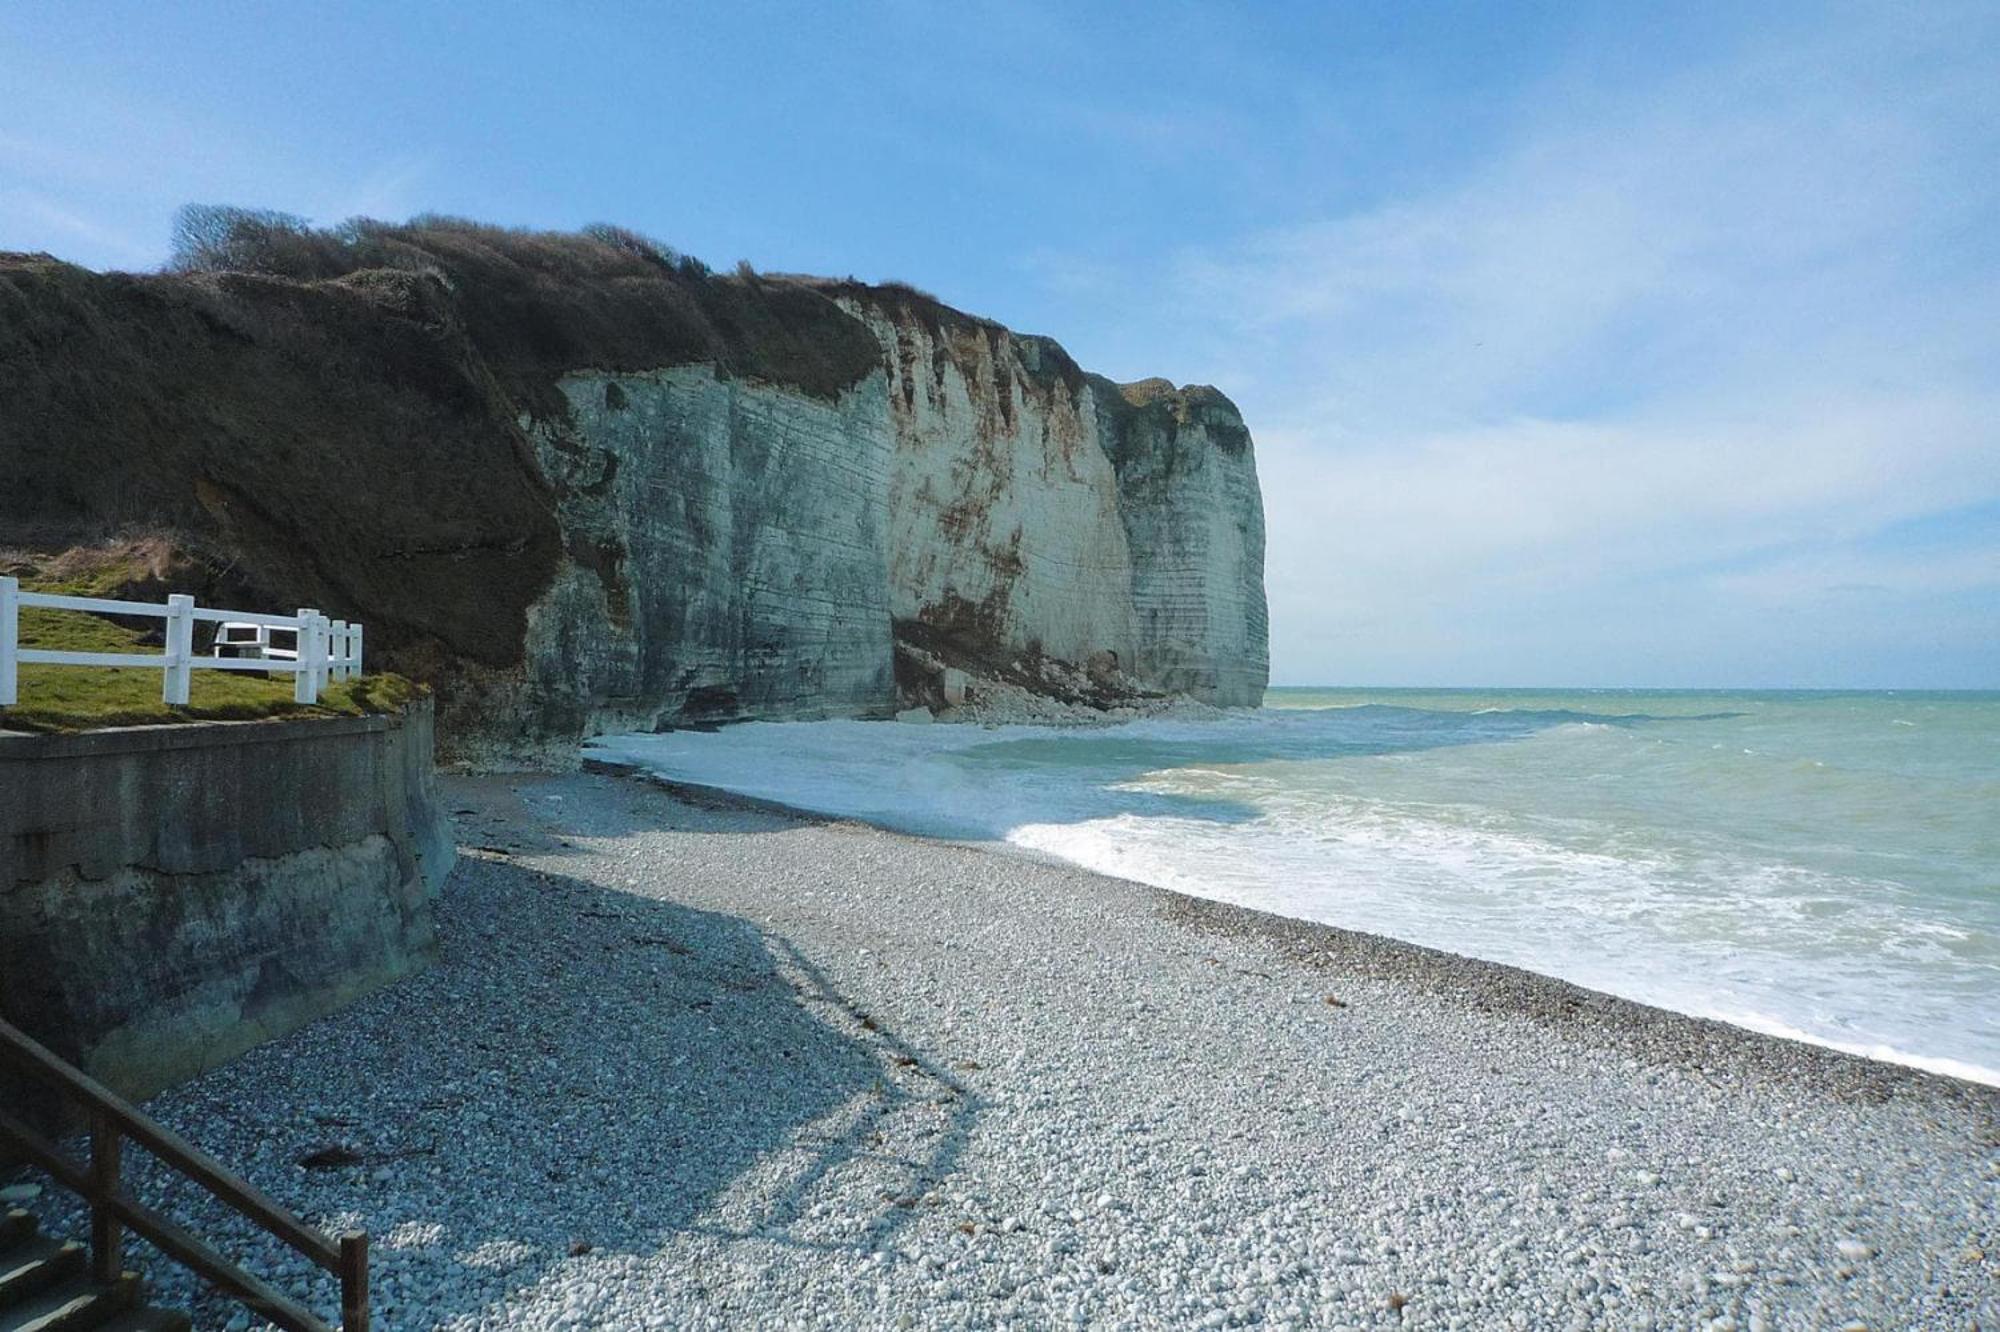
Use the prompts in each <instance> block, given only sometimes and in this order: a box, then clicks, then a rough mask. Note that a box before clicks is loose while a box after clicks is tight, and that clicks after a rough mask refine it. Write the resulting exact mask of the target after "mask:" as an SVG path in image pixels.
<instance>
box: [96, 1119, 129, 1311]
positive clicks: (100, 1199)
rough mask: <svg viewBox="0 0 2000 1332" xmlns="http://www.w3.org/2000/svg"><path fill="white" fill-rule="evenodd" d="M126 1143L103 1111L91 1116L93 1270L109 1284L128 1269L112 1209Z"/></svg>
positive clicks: (121, 1234)
mask: <svg viewBox="0 0 2000 1332" xmlns="http://www.w3.org/2000/svg"><path fill="white" fill-rule="evenodd" d="M122 1147H123V1140H122V1138H121V1136H120V1131H119V1128H118V1123H117V1121H116V1120H114V1119H112V1118H111V1116H110V1115H107V1114H105V1113H104V1112H103V1111H102V1110H93V1111H92V1112H91V1115H90V1270H91V1274H92V1275H93V1276H95V1277H96V1278H97V1280H99V1281H101V1282H103V1283H104V1284H106V1285H110V1284H111V1283H112V1282H115V1281H117V1280H118V1275H119V1273H121V1272H123V1271H124V1270H125V1227H124V1226H123V1225H121V1224H119V1221H118V1213H116V1212H115V1211H113V1210H112V1208H111V1202H112V1199H114V1198H116V1197H117V1196H118V1191H119V1189H120V1188H122V1187H123V1184H122V1183H121V1181H120V1179H119V1175H120V1173H121V1171H120V1164H121V1158H122V1156H123V1152H122V1150H121V1148H122Z"/></svg>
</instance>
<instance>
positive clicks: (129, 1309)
mask: <svg viewBox="0 0 2000 1332" xmlns="http://www.w3.org/2000/svg"><path fill="white" fill-rule="evenodd" d="M0 1059H5V1060H7V1061H9V1062H10V1063H11V1064H13V1065H14V1066H15V1067H16V1068H17V1069H18V1070H20V1071H24V1072H28V1073H30V1074H32V1075H35V1076H37V1077H39V1078H41V1079H42V1080H43V1081H44V1082H46V1083H47V1084H48V1085H50V1086H52V1087H54V1088H55V1089H56V1090H58V1091H59V1092H62V1093H63V1094H65V1095H67V1096H68V1097H69V1098H70V1100H71V1101H72V1102H73V1103H75V1104H77V1105H78V1106H80V1107H81V1108H82V1110H83V1111H84V1117H85V1119H86V1120H87V1121H88V1122H89V1137H88V1140H87V1145H88V1149H89V1155H88V1157H87V1158H86V1159H85V1160H83V1161H80V1162H79V1161H76V1160H73V1159H72V1158H71V1157H70V1155H69V1153H67V1152H65V1151H64V1150H63V1149H62V1148H61V1147H59V1146H57V1145H56V1144H55V1143H53V1142H51V1141H49V1139H48V1138H47V1137H46V1136H44V1135H43V1133H42V1131H41V1130H39V1129H38V1128H37V1127H36V1126H35V1125H32V1124H30V1123H28V1122H27V1121H26V1120H25V1119H23V1118H22V1114H23V1113H25V1111H24V1110H19V1109H16V1108H10V1106H9V1105H8V1104H5V1103H0V1148H6V1149H8V1150H9V1151H10V1153H11V1154H12V1155H14V1156H16V1157H19V1158H20V1159H22V1160H25V1161H26V1162H27V1163H29V1164H31V1165H34V1166H36V1167H38V1168H39V1169H40V1170H41V1171H42V1172H43V1173H44V1174H46V1175H47V1176H48V1177H49V1178H50V1179H52V1180H53V1181H55V1183H56V1184H57V1185H59V1186H61V1187H62V1188H65V1189H68V1190H69V1191H70V1192H71V1193H74V1194H75V1195H76V1196H77V1197H79V1198H81V1199H83V1201H84V1202H85V1203H87V1204H88V1205H89V1207H90V1247H89V1249H88V1250H85V1249H83V1248H81V1247H80V1246H74V1245H66V1244H58V1243H56V1242H54V1241H52V1240H43V1239H38V1238H37V1237H36V1227H35V1223H34V1218H32V1217H30V1216H27V1215H25V1214H23V1213H16V1212H9V1213H7V1214H6V1215H5V1218H4V1226H0V1332H77V1330H80V1332H90V1330H91V1329H109V1332H158V1330H159V1329H162V1328H165V1329H177V1330H178V1332H187V1327H188V1320H187V1319H185V1318H182V1317H180V1316H178V1315H175V1314H165V1313H161V1312H160V1311H159V1310H157V1309H142V1308H140V1307H139V1294H140V1290H139V1279H138V1278H137V1277H135V1276H132V1275H131V1274H130V1273H128V1272H126V1271H125V1264H124V1251H125V1235H126V1232H128V1231H129V1232H131V1233H132V1234H134V1235H137V1236H139V1237H140V1238H141V1239H145V1240H148V1241H150V1242H151V1243H152V1245H153V1247H154V1248H156V1249H158V1250H159V1251H160V1252H161V1253H162V1254H164V1255H165V1256H166V1257H167V1258H169V1259H171V1260H173V1261H174V1262H177V1263H179V1264H181V1266H183V1267H186V1268H189V1269H190V1270H192V1271H193V1272H194V1274H195V1275H196V1276H198V1277H201V1278H203V1279H204V1280H206V1281H207V1282H208V1283H209V1284H210V1285H212V1286H214V1287H215V1288H216V1289H218V1290H220V1291H221V1292H222V1293H223V1294H225V1295H228V1296H230V1297H232V1298H234V1299H235V1300H236V1302H237V1303H238V1304H241V1305H242V1306H243V1307H244V1308H246V1309H248V1310H249V1311H250V1312H251V1313H252V1314H254V1315H256V1316H258V1317H260V1318H262V1319H263V1320H264V1321H265V1322H268V1323H275V1324H277V1325H278V1326H279V1327H281V1328H283V1329H285V1332H369V1318H368V1236H367V1235H366V1234H365V1233H363V1232H361V1231H358V1230H356V1231H349V1232H348V1233H346V1234H344V1235H341V1236H339V1237H337V1238H336V1237H335V1236H332V1235H327V1234H324V1233H322V1232H321V1231H318V1230H315V1229H314V1228H313V1227H311V1226H309V1225H307V1224H306V1223H305V1222H303V1221H301V1220H299V1218H298V1217H296V1216H294V1215H292V1214H291V1213H290V1212H288V1211H286V1210H285V1209H284V1208H283V1207H280V1206H279V1205H278V1204H277V1203H275V1202H273V1201H272V1200H271V1199H269V1198H267V1197H265V1196H264V1195H263V1194H262V1193H260V1192H258V1191H257V1190H256V1189H254V1188H252V1187H251V1186H250V1184H249V1183H248V1182H247V1181H245V1180H244V1179H242V1178H240V1177H239V1176H237V1175H235V1174H233V1173H231V1172H230V1171H229V1170H228V1169H227V1168H226V1167H224V1166H223V1164H222V1163H221V1162H220V1161H217V1160H216V1159H215V1158H214V1157H212V1156H210V1155H208V1153H206V1152H204V1151H202V1150H200V1149H199V1148H197V1147H195V1146H194V1145H193V1144H192V1143H190V1142H188V1141H187V1140H186V1139H184V1138H182V1137H181V1136H180V1135H179V1134H176V1133H173V1132H170V1131H169V1130H168V1129H167V1128H166V1127H165V1126H164V1125H161V1124H157V1123H155V1122H154V1121H153V1120H151V1119H149V1118H147V1116H146V1115H145V1114H143V1113H142V1112H140V1111H139V1110H138V1109H136V1108H135V1107H133V1106H131V1105H129V1104H127V1103H126V1102H125V1101H123V1100H122V1099H120V1098H119V1097H118V1096H116V1095H115V1094H113V1093H112V1091H111V1090H110V1089H109V1088H108V1087H105V1086H104V1085H102V1084H101V1083H99V1082H97V1081H95V1080H94V1079H92V1078H90V1077H88V1076H86V1075H85V1074H84V1073H83V1072H82V1071H81V1070H79V1069H77V1068H74V1067H72V1066H71V1065H69V1064H67V1063H65V1062H64V1061H63V1060H61V1059H59V1058H57V1057H56V1056H55V1055H54V1054H53V1053H51V1052H50V1051H49V1049H48V1047H46V1046H44V1045H42V1044H41V1043H40V1042H38V1041H36V1040H35V1039H34V1038H32V1037H30V1036H29V1035H28V1034H27V1033H26V1032H24V1031H22V1030H21V1029H20V1028H19V1027H16V1026H14V1025H13V1024H12V1023H10V1022H8V1021H6V1020H5V1019H4V1018H0ZM127 1142H130V1143H132V1144H133V1145H135V1146H137V1147H140V1148H142V1149H144V1150H145V1151H146V1152H148V1153H150V1154H151V1155H152V1157H153V1159H154V1160H155V1161H156V1162H158V1163H159V1164H160V1165H162V1166H165V1167H167V1168H168V1169H171V1170H173V1171H175V1172H176V1173H177V1174H179V1175H181V1176H182V1177H184V1178H186V1179H188V1180H191V1181H193V1182H194V1183H196V1184H198V1185H200V1186H201V1187H202V1188H204V1189H206V1190H207V1191H208V1193H209V1195H210V1196H211V1197H213V1198H215V1199H216V1200H217V1201H219V1202H223V1203H226V1204H228V1205H229V1206H230V1207H231V1208H233V1209H234V1210H235V1211H236V1212H237V1214H238V1215H240V1216H241V1217H243V1218H244V1219H245V1220H247V1221H249V1222H251V1223H252V1224H253V1225H255V1226H257V1227H258V1228H259V1229H261V1230H263V1231H264V1232H265V1233H266V1234H269V1235H272V1236H274V1237H276V1238H277V1239H279V1240H282V1241H283V1242H284V1243H286V1244H288V1245H290V1246H291V1247H292V1248H293V1249H295V1250H296V1251H298V1252H299V1253H302V1254H304V1255H305V1256H306V1257H307V1258H310V1259H311V1260H312V1261H313V1262H314V1263H316V1264H318V1265H319V1266H320V1267H321V1268H323V1269H324V1270H326V1271H328V1272H331V1273H333V1274H334V1275H335V1276H336V1277H338V1278H339V1279H340V1322H339V1324H338V1325H335V1324H332V1323H329V1322H327V1321H326V1320H325V1319H323V1318H321V1317H320V1316H319V1315H318V1314H316V1313H314V1312H313V1311H312V1310H311V1309H309V1308H307V1307H306V1306H305V1305H304V1304H301V1303H300V1302H299V1301H297V1300H295V1299H293V1298H291V1297H290V1296H288V1295H286V1294H285V1293H284V1292H283V1291H280V1290H278V1289H277V1288H276V1287H274V1286H272V1285H270V1284H269V1283H268V1282H266V1281H264V1280H263V1279H261V1278H259V1277H256V1276H253V1275H252V1274H250V1273H249V1272H246V1271H244V1270H243V1269H242V1268H241V1267H238V1266H237V1265H236V1264H235V1263H233V1262H231V1261H230V1260H229V1259H227V1258H225V1257H223V1256H222V1254H220V1253H219V1252H217V1251H216V1250H215V1248H214V1247H213V1246H212V1245H210V1244H209V1243H208V1242H207V1241H205V1240H203V1239H202V1238H201V1237H200V1236H199V1235H196V1234H194V1233H192V1232H191V1231H188V1230H186V1229H184V1228H183V1227H182V1226H181V1225H180V1224H179V1223H177V1222H175V1221H173V1220H171V1219H169V1218H168V1217H165V1216H162V1215H161V1214H160V1213H158V1212H156V1211H154V1210H153V1209H152V1208H150V1207H148V1206H146V1205H145V1204H144V1203H142V1202H140V1201H139V1200H138V1199H137V1198H134V1197H133V1196H132V1195H131V1194H129V1193H127V1192H126V1191H125V1187H124V1185H123V1183H121V1172H122V1169H123V1167H122V1165H121V1164H120V1163H121V1162H122V1160H123V1159H124V1150H125V1144H126V1143H127ZM79 1255H83V1257H82V1258H79ZM79 1261H82V1262H84V1263H85V1264H86V1269H87V1270H86V1272H85V1273H84V1274H82V1275H79V1274H78V1269H77V1264H78V1262H79ZM17 1292H18V1293H17Z"/></svg>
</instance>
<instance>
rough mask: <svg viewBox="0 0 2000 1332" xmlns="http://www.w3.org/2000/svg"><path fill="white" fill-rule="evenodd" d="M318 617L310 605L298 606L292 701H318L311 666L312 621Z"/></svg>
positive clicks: (317, 613)
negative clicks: (296, 650)
mask: <svg viewBox="0 0 2000 1332" xmlns="http://www.w3.org/2000/svg"><path fill="white" fill-rule="evenodd" d="M318 618H319V612H318V611H316V610H314V609H313V608H312V607H310V606H301V607H299V629H298V637H297V645H298V660H297V661H296V662H294V663H293V664H294V665H296V666H297V667H298V670H297V671H296V672H295V673H294V674H293V675H292V701H293V702H294V703H317V702H318V701H319V690H318V688H317V687H316V686H315V685H314V683H313V667H312V649H313V637H314V629H313V623H314V621H315V620H317V619H318Z"/></svg>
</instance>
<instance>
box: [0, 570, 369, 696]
mask: <svg viewBox="0 0 2000 1332" xmlns="http://www.w3.org/2000/svg"><path fill="white" fill-rule="evenodd" d="M28 607H40V608H42V609H44V610H68V611H87V612H89V613H91V614H93V615H144V616H151V617H152V618H154V619H156V620H165V621H166V622H167V624H166V634H165V639H166V650H165V651H164V652H56V651H48V650H44V649H41V648H24V647H22V646H21V621H20V614H21V611H22V610H23V609H24V608H28ZM197 620H199V621H203V622H205V623H209V624H215V625H220V626H224V627H225V628H226V629H234V628H238V627H241V628H248V629H254V630H255V631H256V635H257V647H258V651H257V652H256V653H255V655H250V656H242V657H226V656H223V655H222V653H221V651H219V650H218V651H217V653H216V654H215V655H214V656H210V657H198V656H196V655H195V652H194V626H195V622H196V621H197ZM273 629H277V630H280V631H282V632H288V633H293V634H296V635H297V637H298V646H297V647H296V648H291V649H284V650H281V651H277V652H273V651H271V650H270V649H269V647H268V641H269V638H270V631H271V630H273ZM227 645H228V644H227V641H226V640H225V641H223V642H222V643H220V644H218V647H219V648H220V647H226V646H227ZM23 665H29V666H33V665H42V666H124V667H134V666H136V667H145V668H149V669H152V670H156V671H162V672H164V673H165V677H166V678H165V682H164V683H163V684H162V685H161V688H160V697H161V699H162V700H163V701H164V702H167V703H170V704H178V705H182V706H185V705H186V704H187V701H188V688H189V683H190V681H189V675H190V673H191V672H193V671H194V670H196V669H200V670H205V671H265V672H271V671H276V672H281V673H289V674H291V675H292V677H293V691H292V697H293V698H294V699H295V700H297V701H298V702H300V703H317V702H318V701H319V696H320V691H321V690H323V689H325V688H326V686H327V684H328V682H329V681H333V680H351V679H354V678H355V677H357V676H359V675H360V674H361V626H360V625H358V624H351V623H349V622H348V621H346V620H329V619H328V618H327V617H326V616H324V615H321V614H320V613H319V612H318V611H316V610H313V609H312V608H311V607H305V608H302V609H301V610H300V611H299V613H298V614H297V615H263V614H259V613H257V612H254V611H233V610H217V609H216V608H214V607H212V606H197V605H195V604H194V598H193V597H191V596H187V595H186V594H184V593H176V594H174V595H173V596H170V597H168V598H167V601H166V604H165V605H159V604H156V603H154V602H150V601H109V600H106V599H104V598H101V597H68V596H58V595H57V594H56V593H53V592H24V591H22V590H21V583H20V580H19V579H16V578H4V577H0V708H6V707H13V706H14V705H15V704H16V703H18V702H20V697H19V690H20V684H19V679H20V667H21V666H23Z"/></svg>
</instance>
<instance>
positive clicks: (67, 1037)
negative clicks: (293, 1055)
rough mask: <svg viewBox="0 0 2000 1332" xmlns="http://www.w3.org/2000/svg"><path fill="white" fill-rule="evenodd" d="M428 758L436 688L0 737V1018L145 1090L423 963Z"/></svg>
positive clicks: (121, 1087) (428, 937)
mask: <svg viewBox="0 0 2000 1332" xmlns="http://www.w3.org/2000/svg"><path fill="white" fill-rule="evenodd" d="M431 762H432V709H431V704H430V702H429V701H428V700H425V701H423V702H420V703H418V704H416V705H414V706H412V707H411V708H410V709H408V710H407V711H405V712H403V713H401V714H398V715H392V716H381V717H354V718H333V719H327V720H315V721H292V722H223V723H207V724H198V725H185V726H152V727H133V728H127V729H120V730H110V731H96V732H89V733H86V734H80V735H0V1016H4V1017H5V1018H6V1019H7V1020H8V1021H10V1022H13V1023H14V1024H15V1025H16V1026H18V1027H20V1028H22V1029H23V1030H24V1031H26V1032H28V1033H29V1034H30V1035H32V1036H34V1037H36V1038H37V1039H39V1040H41V1041H42V1042H43V1043H45V1044H47V1045H48V1046H50V1047H51V1048H52V1049H54V1050H55V1051H56V1052H57V1053H58V1054H60V1055H62V1056H63V1057H65V1058H67V1059H69V1060H70V1061H71V1062H73V1063H75V1064H77V1065H78V1066H79V1067H81V1068H82V1069H84V1071H85V1072H88V1073H90V1074H91V1075H93V1076H94V1077H96V1078H98V1079H99V1080H101V1081H103V1082H105V1083H107V1084H108V1085H110V1086H111V1087H112V1088H113V1089H114V1090H116V1091H119V1092H121V1093H122V1094H124V1095H127V1096H129V1097H135V1098H137V1097H145V1096H149V1095H151V1094H153V1093H154V1092H157V1091H160V1090H161V1089H163V1088H166V1087H169V1086H172V1085H173V1084H175V1083H177V1082H181V1081H183V1080H185V1079H187V1078H190V1077H193V1076H194V1075H196V1074H198V1073H200V1072H202V1071H204V1070H206V1069H209V1068H213V1067H215V1066H216V1065H218V1064H220V1063H223V1062H225V1061H227V1060H229V1059H231V1058H234V1057H235V1056H236V1055H238V1054H240V1053H242V1052H243V1051H244V1050H246V1049H248V1048H250V1047H251V1046H253V1045H255V1044H257V1043H258V1042H260V1041H264V1040H269V1039H271V1038H272V1037H275V1036H281V1035H284V1034H285V1033H287V1032H290V1031H292V1030H294V1029H296V1028H298V1027H300V1026H302V1025H304V1024H305V1023H307V1022H310V1021H311V1020H313V1019H314V1018H317V1017H320V1016H322V1015H323V1014H326V1013H329V1012H331V1011H333V1010H335V1009H337V1008H339V1007H341V1006H343V1005H345V1004H347V1003H349V1002H352V1001H353V1000H354V999H357V998H359V997H360V996H362V995H364V994H367V993H369V992H371V991H373V990H376V989H379V988H380V987H382V986H384V985H387V984H389V983H391V982H393V981H396V980H399V979H401V978H402V977H404V976H407V975H410V974H412V973H413V972H416V971H419V970H421V969H422V968H423V967H424V966H425V965H427V963H428V962H429V960H430V958H431V956H432V954H433V952H434V951H435V947H436V939H435V928H434V924H433V912H432V908H433V903H434V901H435V898H436V895H437V892H438V889H439V887H440V886H441V885H442V884H443V882H444V878H445V876H446V875H447V874H448V873H449V872H450V870H451V865H452V859H453V851H452V844H451V838H450V835H449V832H448V830H447V827H446V823H445V820H444V818H443V815H442V812H441V811H440V810H439V809H438V806H437V799H436V792H435V782H434V780H433V777H432V769H431Z"/></svg>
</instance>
